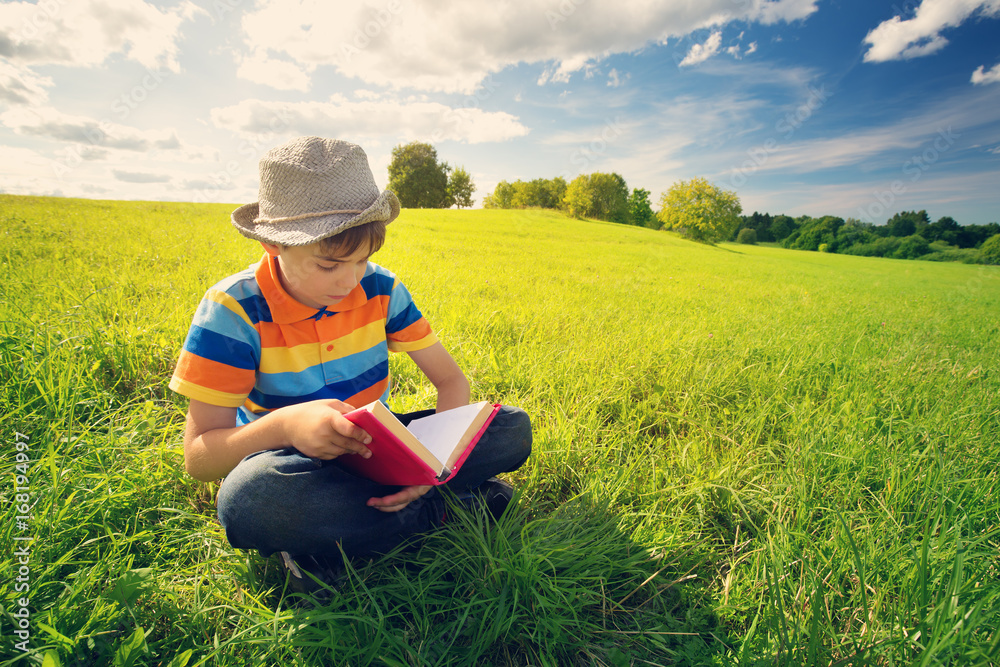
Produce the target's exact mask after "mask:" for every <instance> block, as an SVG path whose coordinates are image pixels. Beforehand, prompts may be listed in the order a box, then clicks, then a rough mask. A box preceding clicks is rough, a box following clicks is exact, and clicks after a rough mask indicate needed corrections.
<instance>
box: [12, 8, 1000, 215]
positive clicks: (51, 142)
mask: <svg viewBox="0 0 1000 667" xmlns="http://www.w3.org/2000/svg"><path fill="white" fill-rule="evenodd" d="M998 38H1000V0H894V1H893V0H701V1H700V2H690V1H688V0H613V1H612V0H506V1H501V0H490V1H479V0H371V1H364V2H361V1H359V2H346V1H341V0H332V1H331V0H36V1H33V2H27V1H14V2H10V1H6V0H4V1H3V2H2V4H0V192H4V193H9V194H35V195H58V196H66V197H85V198H91V199H130V200H170V201H193V202H223V203H233V204H243V203H248V202H252V201H256V199H257V183H258V180H257V174H258V172H257V169H258V161H259V159H260V158H261V156H262V155H263V154H264V153H265V152H266V151H267V150H268V149H270V148H272V147H274V146H277V145H280V144H282V143H284V142H285V141H287V140H289V139H291V138H293V137H296V136H300V135H320V136H326V137H333V138H338V139H346V140H348V141H352V142H355V143H357V144H360V145H361V146H362V147H363V148H364V149H365V151H366V152H367V154H368V157H369V161H370V163H371V166H372V171H373V173H374V176H375V180H376V182H377V183H378V184H379V186H380V187H386V186H387V185H388V172H387V168H388V165H389V162H390V160H391V156H392V149H393V148H394V147H395V146H399V145H402V144H406V143H409V142H411V141H423V142H427V143H430V144H432V145H433V146H434V147H435V148H436V150H437V153H438V158H439V159H440V160H441V161H443V162H447V163H448V164H449V165H451V166H453V167H464V168H465V169H466V170H467V171H468V172H469V173H470V174H471V175H472V177H473V181H474V182H475V184H476V188H477V189H476V193H475V199H476V201H477V204H476V205H477V206H478V205H481V202H482V198H483V197H484V196H485V195H486V194H488V193H489V192H491V191H492V190H493V189H494V187H495V186H496V184H497V183H498V182H499V181H501V180H507V181H515V180H518V179H521V180H531V179H535V178H554V177H556V176H562V177H563V178H565V179H566V180H567V181H570V180H572V179H573V178H574V177H576V176H577V175H579V174H589V173H593V172H605V173H608V172H616V173H618V174H620V175H621V176H622V177H624V179H625V181H626V182H627V184H628V186H629V188H644V189H646V190H648V191H649V192H650V193H651V195H650V198H651V200H652V202H653V207H654V209H655V208H659V200H660V197H661V195H662V194H663V193H665V192H666V191H667V189H668V188H669V187H670V186H671V185H672V184H674V183H676V182H678V181H682V180H688V179H690V178H693V177H696V176H697V177H703V178H707V179H708V180H709V181H711V182H713V183H714V184H716V185H717V186H719V187H721V188H724V189H727V190H733V191H735V192H736V193H737V194H738V195H739V197H740V200H741V202H742V204H743V209H744V212H746V213H751V212H753V211H760V212H769V213H771V214H779V213H784V214H788V215H792V216H799V215H812V216H816V217H818V216H822V215H837V216H840V217H843V218H849V217H853V218H857V219H860V220H863V221H865V222H873V223H876V224H881V223H884V222H885V221H886V219H887V218H889V217H891V216H892V215H893V214H894V213H896V212H898V211H903V210H920V209H925V210H926V211H927V212H928V214H929V215H930V217H931V219H932V220H936V219H938V218H940V217H942V216H946V215H947V216H951V217H953V218H954V219H955V220H957V221H958V222H959V223H961V224H970V223H974V224H984V223H988V222H995V221H1000V39H998Z"/></svg>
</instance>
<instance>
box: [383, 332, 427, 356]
mask: <svg viewBox="0 0 1000 667" xmlns="http://www.w3.org/2000/svg"><path fill="white" fill-rule="evenodd" d="M436 342H438V337H437V336H435V335H434V333H433V332H432V333H430V334H428V335H426V336H424V337H423V338H421V339H420V340H410V341H395V340H391V341H389V351H390V352H415V351H417V350H422V349H424V348H425V347H430V346H431V345H433V344H434V343H436Z"/></svg>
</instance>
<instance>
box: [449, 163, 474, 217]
mask: <svg viewBox="0 0 1000 667" xmlns="http://www.w3.org/2000/svg"><path fill="white" fill-rule="evenodd" d="M475 191H476V184H475V183H473V182H472V176H471V175H470V174H469V172H467V171H466V170H465V167H458V168H457V169H454V170H453V171H452V172H451V175H449V177H448V199H449V200H450V201H451V203H452V204H454V205H455V206H457V207H459V208H462V207H471V206H472V193H473V192H475Z"/></svg>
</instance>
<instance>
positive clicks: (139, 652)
mask: <svg viewBox="0 0 1000 667" xmlns="http://www.w3.org/2000/svg"><path fill="white" fill-rule="evenodd" d="M232 208H233V206H224V205H218V206H216V205H212V206H205V205H193V204H170V203H148V202H102V201H86V200H64V199H45V198H26V197H10V196H2V197H0V233H2V234H3V238H4V241H5V242H4V244H3V249H2V261H3V272H2V277H0V284H2V292H3V294H4V295H5V298H4V300H3V303H2V305H0V309H2V312H0V407H2V411H0V425H2V429H0V432H2V433H3V437H4V440H5V442H6V443H7V444H8V448H7V451H8V455H7V456H5V457H4V459H3V472H4V473H5V474H4V476H3V478H4V479H6V480H8V481H7V485H8V486H7V487H6V488H5V489H4V494H5V497H7V498H12V497H13V498H14V499H15V502H8V503H6V504H5V507H4V512H5V522H4V526H6V531H5V533H4V545H5V546H4V548H6V549H7V550H8V553H14V549H15V548H21V547H22V546H23V545H28V547H29V548H30V565H27V566H25V567H27V568H28V571H27V573H24V572H22V571H21V570H19V569H18V568H19V567H20V566H19V565H18V564H17V563H16V562H15V561H13V560H5V561H4V563H3V565H2V566H0V578H2V579H3V580H4V581H7V582H15V581H16V579H17V577H18V576H24V577H26V579H25V581H26V582H27V583H28V584H30V589H29V590H27V592H25V591H18V590H16V589H15V587H14V585H13V584H11V585H8V586H7V587H5V589H4V608H5V609H6V610H8V612H9V613H11V614H14V613H15V612H18V610H19V609H22V608H23V609H27V611H26V612H24V613H25V614H27V615H28V620H29V627H30V637H28V638H27V639H25V640H23V641H25V642H27V643H26V644H24V645H23V647H24V648H28V649H30V650H31V651H32V652H33V653H34V654H35V658H36V659H37V658H38V657H39V656H40V655H42V654H46V653H48V654H49V655H52V656H58V657H59V659H61V661H62V662H63V663H66V664H69V663H72V662H73V661H74V660H76V661H82V662H84V663H94V662H97V663H101V662H111V661H113V660H114V659H115V657H116V656H117V657H118V659H119V660H120V661H121V662H123V663H124V662H128V661H134V662H138V663H150V664H164V665H165V664H170V665H175V666H180V665H185V664H191V665H193V664H201V663H202V662H209V663H213V664H216V663H218V664H233V665H243V664H247V663H248V662H253V661H258V662H259V663H260V664H286V663H295V664H321V663H329V662H331V661H332V662H341V663H345V664H346V663H350V664H368V663H370V662H377V663H380V664H381V663H384V664H459V665H461V664H525V663H531V664H543V663H545V664H576V663H584V664H605V665H626V664H665V663H669V662H673V663H678V664H721V663H724V662H727V661H728V662H735V663H739V664H750V663H756V662H761V663H766V664H770V663H778V662H785V663H792V664H813V663H828V662H831V661H837V660H842V661H845V662H850V663H852V664H865V663H868V662H871V663H880V664H881V663H889V662H891V661H896V662H903V663H912V662H918V661H925V662H928V663H930V662H942V663H944V662H949V661H950V662H953V663H961V664H988V663H989V660H990V659H991V656H995V655H996V652H997V648H998V646H1000V635H998V634H997V630H996V628H995V622H994V619H995V618H996V617H997V614H998V612H1000V583H998V578H997V571H998V569H997V568H998V566H1000V557H998V550H997V544H998V540H1000V521H998V518H1000V495H998V491H997V489H998V488H1000V484H998V472H997V467H996V465H995V461H996V459H997V449H996V447H997V444H996V443H997V442H1000V391H998V389H1000V380H998V378H1000V368H998V361H997V355H996V350H997V349H998V348H1000V271H998V270H997V267H989V266H968V265H960V264H935V263H924V262H913V261H904V260H886V259H876V258H865V257H851V256H840V255H831V254H822V253H810V252H805V251H793V250H784V249H778V248H765V247H757V246H745V245H728V244H724V245H721V246H717V247H710V246H703V245H699V244H694V243H691V242H688V241H685V240H682V239H680V238H677V237H675V236H672V235H670V234H666V233H663V232H655V231H651V230H644V229H638V228H632V227H624V226H620V225H614V224H610V223H598V222H590V221H579V220H574V219H570V218H567V217H564V216H562V215H561V214H558V213H555V212H547V211H503V210H489V211H430V210H406V211H404V212H403V214H402V216H401V217H400V219H399V220H397V221H396V222H394V223H393V224H392V225H391V226H390V227H389V239H388V241H387V244H386V246H385V248H384V249H383V250H382V251H380V252H379V253H378V254H377V255H376V256H375V258H374V261H376V262H378V263H380V264H384V265H385V266H388V267H390V268H391V269H392V270H393V271H395V272H396V273H397V274H398V275H399V276H400V277H401V279H403V280H404V282H405V283H406V284H407V286H408V287H409V288H410V290H411V292H412V293H413V294H414V297H415V299H416V301H417V303H418V304H419V305H420V306H421V308H422V310H423V311H424V313H425V315H426V316H427V317H428V319H429V320H430V322H431V324H432V325H433V326H434V328H435V330H436V331H437V332H438V335H439V336H440V338H441V339H442V341H443V342H444V343H445V345H446V346H447V347H448V348H449V349H450V350H451V351H452V352H453V353H454V355H455V357H456V359H457V360H458V362H459V364H460V365H461V366H462V367H463V368H464V369H465V371H466V373H467V374H468V375H469V377H470V380H471V381H472V384H473V396H474V398H475V399H476V400H480V399H488V400H496V401H503V402H505V403H509V404H514V405H520V406H521V407H523V408H525V409H526V410H527V411H528V412H529V414H530V415H531V416H532V420H533V425H534V432H535V450H534V454H533V456H532V458H531V460H530V461H529V463H528V464H527V465H526V466H525V467H524V468H522V469H521V470H520V471H519V472H518V473H517V474H516V475H515V476H514V477H513V478H512V481H514V482H515V484H516V485H517V486H518V488H519V489H520V495H519V498H518V501H517V510H516V511H515V512H512V513H510V514H508V515H507V517H505V520H504V522H503V524H502V525H501V526H500V527H499V528H498V529H495V530H491V531H489V532H488V533H487V534H486V535H485V537H484V534H483V533H482V531H481V530H480V527H479V526H478V525H475V521H472V520H469V521H465V522H463V523H462V524H461V525H456V526H453V527H449V528H448V529H446V530H442V531H440V532H438V533H435V534H433V535H431V536H429V537H427V538H426V539H425V540H423V541H422V542H420V543H419V544H418V545H416V547H415V548H414V549H412V550H409V551H404V550H400V551H397V552H394V553H392V554H389V555H387V556H386V557H384V558H382V559H378V560H376V561H373V562H363V563H362V562H359V563H353V564H352V571H351V577H350V581H349V583H348V585H347V586H346V587H345V588H344V589H343V590H342V591H341V592H340V593H339V594H337V595H335V596H334V597H333V599H332V600H331V601H330V603H329V604H328V605H327V606H325V607H321V608H310V607H309V606H302V605H297V604H296V600H295V598H294V596H292V595H291V593H290V592H289V591H287V590H286V589H285V588H284V579H283V577H282V576H281V574H280V570H279V569H278V568H277V567H276V564H275V562H274V561H273V560H268V559H264V558H261V557H259V556H257V555H255V554H247V553H244V552H239V551H236V550H233V549H231V548H230V547H229V545H228V543H227V542H226V540H225V536H224V534H223V532H222V530H221V528H220V527H219V526H218V525H217V523H216V522H215V520H214V512H213V509H214V507H213V506H214V493H215V488H216V487H215V485H205V484H200V483H195V482H194V481H193V480H191V479H190V478H188V477H187V476H186V475H185V473H184V470H183V464H182V462H181V452H180V437H181V429H182V424H183V411H184V402H183V401H182V400H181V399H179V398H178V397H176V396H174V395H172V394H171V393H170V392H169V391H168V390H167V389H166V383H167V380H168V378H169V374H170V370H171V368H172V364H173V361H174V359H175V358H176V354H177V352H178V349H179V347H180V345H181V343H182V341H183V337H184V334H185V332H186V329H187V326H188V324H189V320H190V317H191V314H192V311H193V309H194V306H195V304H196V303H197V300H198V299H199V298H200V296H201V294H202V293H203V292H204V290H205V289H206V288H207V287H208V286H210V285H211V284H212V283H213V282H215V281H216V280H218V279H219V278H222V277H224V276H226V275H228V274H230V273H232V272H234V271H236V270H239V269H241V268H244V267H246V266H247V265H249V264H250V263H252V262H254V261H256V260H257V258H258V257H259V255H260V249H259V246H256V245H255V244H253V243H251V242H249V241H247V240H246V239H243V238H242V237H239V236H238V235H237V234H236V233H235V232H234V231H233V230H232V228H231V226H230V225H229V223H228V215H229V211H230V210H231V209H232ZM392 372H393V375H394V381H395V384H394V393H393V398H392V407H393V408H395V409H397V410H408V409H412V408H417V407H429V406H430V405H431V404H432V393H431V388H430V386H429V385H428V384H427V383H426V382H423V381H421V377H420V376H419V374H418V372H417V371H416V370H415V368H414V367H413V365H412V364H411V363H409V361H408V360H407V359H406V358H405V357H393V359H392ZM15 453H16V454H18V455H20V454H23V457H22V459H21V460H19V459H18V457H17V456H15ZM15 494H21V495H24V496H28V497H27V498H26V499H25V502H24V503H22V502H21V498H20V497H18V496H17V495H15ZM22 505H30V510H31V511H30V513H24V512H22V511H21V506H22ZM21 538H24V539H21ZM26 538H32V539H31V540H27V539H26ZM21 596H25V597H26V598H28V599H29V603H28V604H27V605H19V602H18V600H19V599H20V598H21ZM13 618H17V617H16V616H15V617H13ZM2 641H3V644H2V646H3V649H4V654H5V655H8V656H16V655H19V653H18V651H19V649H20V648H21V646H19V645H18V642H21V641H22V640H21V639H20V638H19V637H18V636H16V635H14V634H11V633H5V635H4V637H3V640H2ZM129 664H131V663H129Z"/></svg>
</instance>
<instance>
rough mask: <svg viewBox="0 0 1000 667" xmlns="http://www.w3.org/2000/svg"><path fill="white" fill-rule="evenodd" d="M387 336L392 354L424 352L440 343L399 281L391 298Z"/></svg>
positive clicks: (386, 323) (393, 286) (394, 286)
mask: <svg viewBox="0 0 1000 667" xmlns="http://www.w3.org/2000/svg"><path fill="white" fill-rule="evenodd" d="M385 336H386V340H387V342H388V345H389V350H390V351H392V352H413V351H415V350H422V349H424V348H426V347H430V346H431V345H433V344H434V343H436V342H437V341H438V338H437V336H435V335H434V332H433V331H432V330H431V325H430V324H429V323H428V322H427V320H426V319H425V318H424V316H423V314H422V313H421V312H420V309H419V308H417V305H416V304H415V303H414V302H413V297H412V296H410V292H409V290H407V289H406V287H405V286H404V285H403V283H401V282H400V281H399V280H398V279H396V280H394V282H393V285H392V291H391V292H390V296H389V307H388V312H387V313H386V322H385Z"/></svg>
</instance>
